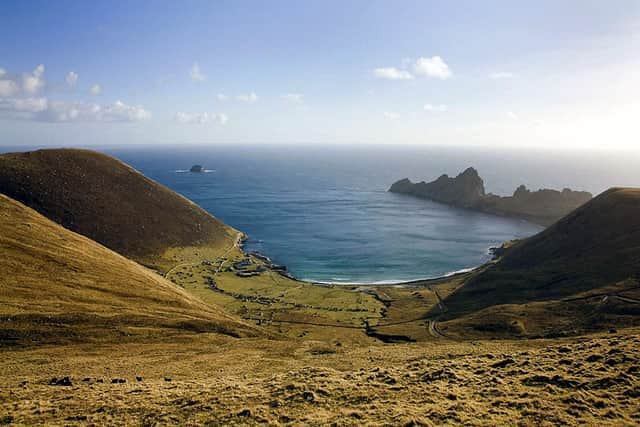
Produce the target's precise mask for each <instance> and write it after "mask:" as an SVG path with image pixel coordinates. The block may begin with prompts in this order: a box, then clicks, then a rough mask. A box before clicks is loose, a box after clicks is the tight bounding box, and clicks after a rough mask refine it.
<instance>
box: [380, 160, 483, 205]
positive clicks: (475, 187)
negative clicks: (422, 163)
mask: <svg viewBox="0 0 640 427" xmlns="http://www.w3.org/2000/svg"><path fill="white" fill-rule="evenodd" d="M389 191H391V192H392V193H401V194H410V195H412V196H416V197H422V198H425V199H430V200H433V201H436V202H441V203H447V204H450V205H454V206H461V207H472V206H474V205H475V204H476V203H477V202H478V201H479V200H481V199H483V198H484V197H485V192H484V182H483V181H482V178H480V176H479V175H478V171H476V170H475V169H474V168H468V169H467V170H465V171H464V172H462V173H461V174H459V175H458V176H456V177H455V178H450V177H448V176H447V175H442V176H440V177H439V178H438V179H436V180H435V181H432V182H424V181H422V182H418V183H416V184H414V183H412V182H411V181H410V180H409V179H407V178H405V179H402V180H400V181H398V182H396V183H395V184H393V185H392V186H391V188H390V189H389Z"/></svg>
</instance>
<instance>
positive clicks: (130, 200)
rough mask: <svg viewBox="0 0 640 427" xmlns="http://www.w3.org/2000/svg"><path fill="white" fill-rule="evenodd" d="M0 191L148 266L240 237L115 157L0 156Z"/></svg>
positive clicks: (77, 153) (57, 152)
mask: <svg viewBox="0 0 640 427" xmlns="http://www.w3.org/2000/svg"><path fill="white" fill-rule="evenodd" d="M0 193H3V194H6V195H8V196H9V197H11V198H13V199H15V200H18V201H20V202H22V203H24V204H25V205H27V206H29V207H31V208H33V209H35V210H37V211H38V212H40V213H41V214H43V215H44V216H46V217H47V218H49V219H51V220H53V221H55V222H57V223H58V224H61V225H62V226H64V227H65V228H68V229H70V230H72V231H75V232H77V233H80V234H82V235H85V236H87V237H89V238H91V239H93V240H95V241H97V242H99V243H101V244H103V245H105V246H107V247H108V248H110V249H113V250H114V251H116V252H118V253H120V254H122V255H124V256H126V257H128V258H132V259H134V260H136V261H138V262H141V263H143V264H145V265H149V266H153V267H156V268H159V269H161V270H168V269H169V268H171V267H172V266H173V265H175V264H177V263H179V262H180V261H181V260H182V257H181V256H180V255H179V254H177V252H176V250H175V248H189V251H187V252H189V253H190V254H194V253H198V251H199V250H200V252H205V251H209V253H210V254H213V255H216V254H218V253H221V252H223V251H224V250H226V248H228V247H231V246H232V245H233V243H234V241H235V239H236V235H237V232H236V231H235V230H233V229H232V228H231V227H229V226H227V225H226V224H224V223H223V222H221V221H219V220H218V219H216V218H215V217H213V216H211V215H210V214H208V213H207V212H205V211H204V210H203V209H201V208H200V207H198V206H197V205H195V204H194V203H193V202H191V201H189V200H187V199H186V198H184V197H182V196H180V195H178V194H176V193H174V192H173V191H171V190H169V189H167V188H165V187H163V186H162V185H160V184H158V183H156V182H155V181H153V180H151V179H149V178H147V177H145V176H144V175H142V174H141V173H139V172H137V171H136V170H134V169H133V168H131V167H129V166H128V165H126V164H124V163H122V162H121V161H119V160H117V159H114V158H112V157H110V156H107V155H104V154H100V153H97V152H94V151H88V150H76V149H54V150H38V151H33V152H26V153H10V154H3V155H0Z"/></svg>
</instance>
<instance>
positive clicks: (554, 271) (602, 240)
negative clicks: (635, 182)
mask: <svg viewBox="0 0 640 427" xmlns="http://www.w3.org/2000/svg"><path fill="white" fill-rule="evenodd" d="M639 279H640V189H630V188H613V189H610V190H608V191H606V192H604V193H602V194H601V195H599V196H598V197H596V198H594V199H593V200H591V201H590V202H588V203H586V204H585V205H583V206H581V207H580V208H578V209H576V210H575V211H573V212H572V213H571V214H569V215H567V216H566V217H564V218H563V219H561V220H560V221H558V222H557V223H556V224H554V225H553V226H551V227H549V228H547V229H546V230H544V231H542V232H541V233H539V234H537V235H535V236H533V237H531V238H529V239H526V240H524V241H522V242H520V243H518V244H516V245H514V246H513V247H512V248H510V249H509V250H507V251H506V253H505V254H504V256H503V257H502V258H501V259H500V260H499V261H498V262H497V263H496V264H495V265H493V266H491V267H489V268H487V269H485V270H483V271H481V272H480V273H479V274H477V275H475V276H474V277H472V278H471V279H469V280H468V281H467V283H465V285H464V286H462V287H461V288H459V289H458V290H457V291H456V292H454V293H452V294H451V295H450V296H449V297H448V298H446V300H445V304H446V306H447V308H448V312H447V314H446V318H449V319H451V318H455V317H459V316H462V315H467V314H469V313H474V312H478V311H479V310H482V309H487V308H488V307H502V308H501V309H495V310H493V315H495V314H496V313H497V312H499V311H502V312H514V313H515V312H521V314H523V313H524V312H526V311H527V310H524V309H523V308H522V307H519V308H518V305H521V304H529V308H531V307H534V306H535V304H538V305H537V306H538V308H539V309H540V310H543V311H547V312H549V313H550V312H554V311H556V312H557V311H558V310H564V311H565V312H566V313H567V315H571V316H578V317H579V316H582V315H584V314H585V313H582V314H581V313H579V310H578V311H576V310H575V309H574V308H575V307H574V306H575V304H572V308H571V309H569V307H567V306H562V307H560V306H559V305H558V304H560V305H562V304H564V303H565V302H567V301H569V300H573V301H582V302H586V301H589V300H590V299H595V300H598V301H600V300H602V301H603V304H601V305H602V306H604V305H606V306H608V307H609V308H611V307H612V304H613V303H614V301H613V300H614V298H606V299H604V300H603V298H605V297H607V296H616V299H617V302H618V303H620V302H625V301H626V302H627V303H629V305H630V306H629V307H627V308H626V309H625V310H626V312H627V314H635V315H637V314H640V310H639V309H640V307H639V306H638V305H637V303H634V302H633V301H635V300H636V299H637V295H635V294H636V293H637V289H638V288H639V287H640V283H639ZM622 292H624V293H625V294H622ZM550 303H553V304H555V309H553V310H552V309H551V306H550V305H549V304H550ZM605 303H606V304H605ZM541 304H543V305H541ZM544 304H546V305H544ZM634 304H635V305H634ZM618 308H619V307H618ZM540 310H535V311H536V312H538V313H540V312H541V311H540ZM598 310H600V311H602V310H604V308H603V307H600V308H598ZM605 311H606V310H605ZM569 313H572V314H569ZM593 314H594V313H593V312H589V315H590V316H591V315H593ZM540 320H541V321H543V320H544V319H540Z"/></svg>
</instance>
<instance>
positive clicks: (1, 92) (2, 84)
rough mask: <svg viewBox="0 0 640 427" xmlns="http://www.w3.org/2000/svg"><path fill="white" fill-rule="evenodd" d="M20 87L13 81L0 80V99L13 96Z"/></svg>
mask: <svg viewBox="0 0 640 427" xmlns="http://www.w3.org/2000/svg"><path fill="white" fill-rule="evenodd" d="M19 91H20V87H19V86H18V84H17V83H16V82H14V81H13V80H0V97H6V96H14V95H15V94H17V93H18V92H19Z"/></svg>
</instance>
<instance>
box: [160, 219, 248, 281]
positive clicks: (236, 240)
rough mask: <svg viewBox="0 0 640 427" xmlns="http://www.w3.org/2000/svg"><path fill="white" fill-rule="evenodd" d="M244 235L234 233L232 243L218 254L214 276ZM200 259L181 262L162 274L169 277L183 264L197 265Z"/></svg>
mask: <svg viewBox="0 0 640 427" xmlns="http://www.w3.org/2000/svg"><path fill="white" fill-rule="evenodd" d="M243 236H244V234H242V233H241V232H240V231H238V233H237V234H236V238H235V241H234V242H233V245H231V246H229V247H228V248H227V249H226V250H225V251H224V252H223V253H222V255H220V256H219V257H218V259H219V260H220V265H219V266H218V268H217V269H216V271H215V273H214V276H215V275H216V274H218V273H219V272H220V270H222V265H223V264H224V258H225V257H226V256H227V254H228V253H229V252H231V251H232V250H233V249H235V248H238V247H239V246H240V242H241V241H242V237H243ZM201 262H202V261H198V262H183V263H181V264H178V265H175V266H174V267H173V268H172V269H171V270H169V271H167V272H166V273H165V275H164V277H165V279H166V278H168V277H169V275H170V274H171V273H173V271H174V270H177V269H179V268H182V267H185V266H193V265H198V264H200V263H201Z"/></svg>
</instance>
